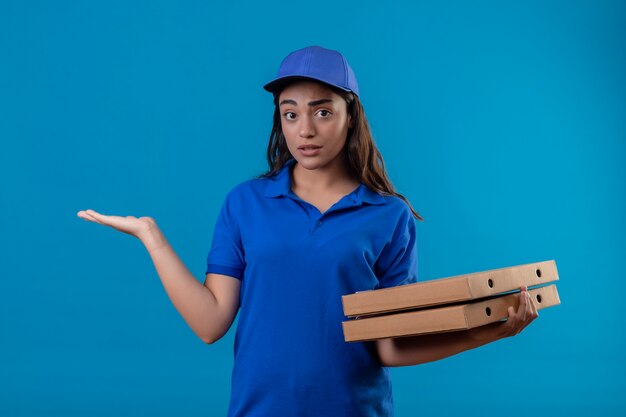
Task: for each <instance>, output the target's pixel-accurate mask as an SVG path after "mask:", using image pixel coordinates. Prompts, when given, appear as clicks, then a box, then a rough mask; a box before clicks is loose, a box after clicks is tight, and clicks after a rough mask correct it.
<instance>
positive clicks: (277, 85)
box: [263, 75, 352, 94]
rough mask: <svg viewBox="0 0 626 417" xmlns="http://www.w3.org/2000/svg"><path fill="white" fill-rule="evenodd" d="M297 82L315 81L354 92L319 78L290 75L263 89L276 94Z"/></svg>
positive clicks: (273, 81)
mask: <svg viewBox="0 0 626 417" xmlns="http://www.w3.org/2000/svg"><path fill="white" fill-rule="evenodd" d="M296 80H315V81H319V82H321V83H323V84H326V85H330V86H332V87H335V88H339V89H340V90H344V91H352V90H349V89H347V88H344V87H340V86H338V85H334V84H330V83H329V82H326V81H324V80H322V79H319V78H316V77H311V76H308V75H289V76H286V77H280V78H276V79H274V80H272V81H270V82H269V83H267V84H265V85H264V86H263V88H264V89H265V90H266V91H269V92H270V93H274V94H276V93H277V92H279V91H281V90H282V89H283V88H284V87H285V86H286V85H287V84H289V83H291V82H293V81H296Z"/></svg>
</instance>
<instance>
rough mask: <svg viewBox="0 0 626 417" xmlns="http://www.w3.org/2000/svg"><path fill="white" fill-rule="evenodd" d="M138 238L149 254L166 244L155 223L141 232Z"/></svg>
mask: <svg viewBox="0 0 626 417" xmlns="http://www.w3.org/2000/svg"><path fill="white" fill-rule="evenodd" d="M138 237H139V240H141V243H143V245H144V246H145V247H146V249H147V250H148V252H150V253H152V252H154V251H155V250H157V249H160V248H162V247H164V246H166V245H167V244H168V242H167V239H166V238H165V235H164V234H163V233H162V232H161V230H160V229H159V227H158V226H157V225H156V223H154V224H151V225H150V227H149V228H147V229H145V230H144V231H142V232H141V234H140V235H139V236H138Z"/></svg>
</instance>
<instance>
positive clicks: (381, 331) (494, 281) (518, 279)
mask: <svg viewBox="0 0 626 417" xmlns="http://www.w3.org/2000/svg"><path fill="white" fill-rule="evenodd" d="M558 279H559V276H558V273H557V270H556V263H555V262H554V261H544V262H536V263H530V264H525V265H518V266H513V267H509V268H501V269H494V270H489V271H483V272H476V273H472V274H466V275H458V276H453V277H449V278H441V279H435V280H429V281H423V282H417V283H414V284H407V285H400V286H397V287H391V288H382V289H377V290H371V291H361V292H356V293H354V294H349V295H344V296H343V297H342V302H343V311H344V314H345V315H346V316H347V317H348V320H347V321H344V322H343V323H342V325H343V333H344V338H345V340H346V342H358V341H366V340H375V339H381V338H387V337H405V336H416V335H422V334H429V333H440V332H451V331H458V330H467V329H471V328H474V327H478V326H483V325H486V324H489V323H495V322H498V321H503V320H506V319H507V317H508V307H509V306H513V307H514V308H515V309H517V307H518V305H519V296H518V295H516V293H518V294H519V290H520V287H523V286H526V287H528V292H529V294H530V296H531V299H532V302H533V303H534V304H535V306H536V307H537V310H540V309H543V308H547V307H552V306H555V305H558V304H560V300H559V294H558V293H557V290H556V285H555V284H551V285H548V283H551V282H554V281H557V280H558Z"/></svg>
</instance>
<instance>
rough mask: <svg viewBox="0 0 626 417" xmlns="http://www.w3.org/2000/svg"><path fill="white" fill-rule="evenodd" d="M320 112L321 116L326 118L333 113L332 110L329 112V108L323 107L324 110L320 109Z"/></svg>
mask: <svg viewBox="0 0 626 417" xmlns="http://www.w3.org/2000/svg"><path fill="white" fill-rule="evenodd" d="M318 114H319V115H320V116H322V117H323V118H326V117H330V115H331V114H332V113H331V112H329V111H328V110H324V109H322V110H320V111H319V112H318Z"/></svg>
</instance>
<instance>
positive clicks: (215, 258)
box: [206, 192, 245, 279]
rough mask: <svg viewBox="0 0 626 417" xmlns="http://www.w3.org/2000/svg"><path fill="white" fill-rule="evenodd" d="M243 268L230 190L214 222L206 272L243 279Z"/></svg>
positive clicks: (242, 254)
mask: <svg viewBox="0 0 626 417" xmlns="http://www.w3.org/2000/svg"><path fill="white" fill-rule="evenodd" d="M244 269H245V257H244V250H243V245H242V243H241V233H240V229H239V225H238V224H237V205H236V204H235V201H234V198H233V194H232V192H231V193H229V194H228V195H227V196H226V199H225V200H224V203H223V204H222V208H221V209H220V212H219V215H218V217H217V221H216V223H215V229H214V231H213V242H212V243H211V249H210V250H209V254H208V255H207V269H206V273H207V274H208V273H215V274H222V275H228V276H231V277H234V278H237V279H243V272H244Z"/></svg>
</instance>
